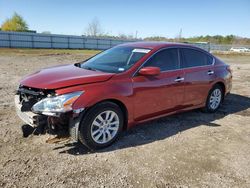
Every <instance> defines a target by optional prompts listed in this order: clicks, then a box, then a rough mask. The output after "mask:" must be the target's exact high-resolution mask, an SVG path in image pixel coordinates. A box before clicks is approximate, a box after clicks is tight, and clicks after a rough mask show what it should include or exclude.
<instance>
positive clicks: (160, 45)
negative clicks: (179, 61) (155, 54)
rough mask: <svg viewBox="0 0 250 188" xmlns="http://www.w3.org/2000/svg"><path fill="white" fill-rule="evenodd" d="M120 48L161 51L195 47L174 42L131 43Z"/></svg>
mask: <svg viewBox="0 0 250 188" xmlns="http://www.w3.org/2000/svg"><path fill="white" fill-rule="evenodd" d="M119 46H127V47H134V48H148V49H156V48H157V49H159V48H164V47H171V46H176V47H178V46H186V47H195V46H193V45H189V44H184V43H174V42H148V41H147V42H144V41H140V42H130V43H124V44H121V45H119Z"/></svg>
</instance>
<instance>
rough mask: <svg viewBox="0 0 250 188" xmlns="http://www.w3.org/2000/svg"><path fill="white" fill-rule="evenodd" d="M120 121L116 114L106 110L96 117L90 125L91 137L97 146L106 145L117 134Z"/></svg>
mask: <svg viewBox="0 0 250 188" xmlns="http://www.w3.org/2000/svg"><path fill="white" fill-rule="evenodd" d="M119 125H120V121H119V117H118V115H117V113H116V112H114V111H111V110H107V111H104V112H102V113H100V114H98V115H97V116H96V118H95V119H94V121H93V122H92V125H91V137H92V139H93V140H94V141H95V142H96V143H98V144H106V143H108V142H109V141H110V140H112V139H113V138H114V137H115V136H116V135H117V133H118V129H119Z"/></svg>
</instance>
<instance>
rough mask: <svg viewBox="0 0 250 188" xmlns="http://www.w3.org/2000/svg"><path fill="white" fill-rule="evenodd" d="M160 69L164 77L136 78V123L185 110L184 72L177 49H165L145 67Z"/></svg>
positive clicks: (136, 76)
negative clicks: (181, 109)
mask: <svg viewBox="0 0 250 188" xmlns="http://www.w3.org/2000/svg"><path fill="white" fill-rule="evenodd" d="M148 66H149V67H151V66H154V67H159V68H160V70H161V73H160V75H157V76H142V75H139V74H137V75H135V76H134V77H133V88H134V117H135V120H137V121H140V120H143V119H147V118H151V117H153V116H157V115H161V114H164V113H168V112H171V111H175V110H177V109H180V108H182V104H183V100H184V82H183V77H184V73H183V71H182V70H180V69H179V68H180V56H179V50H178V49H177V48H171V49H165V50H162V51H160V52H158V53H156V54H155V55H154V56H152V57H151V58H150V59H149V60H148V61H147V62H146V63H145V65H144V66H143V67H148Z"/></svg>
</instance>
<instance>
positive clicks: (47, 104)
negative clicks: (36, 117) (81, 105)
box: [32, 91, 83, 115]
mask: <svg viewBox="0 0 250 188" xmlns="http://www.w3.org/2000/svg"><path fill="white" fill-rule="evenodd" d="M82 93H83V91H78V92H73V93H67V94H64V95H58V96H53V97H47V98H44V99H42V100H40V101H39V102H37V103H36V104H34V105H33V107H32V111H33V112H35V113H42V114H45V115H50V114H53V113H58V112H59V113H60V112H68V111H71V110H72V105H73V103H74V102H75V101H76V100H77V99H78V97H79V96H80V95H81V94H82Z"/></svg>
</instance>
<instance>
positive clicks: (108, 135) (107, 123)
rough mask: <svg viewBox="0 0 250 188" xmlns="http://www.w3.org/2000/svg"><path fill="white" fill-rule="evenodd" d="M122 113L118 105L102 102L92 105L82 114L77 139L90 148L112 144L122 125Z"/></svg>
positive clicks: (99, 147)
mask: <svg viewBox="0 0 250 188" xmlns="http://www.w3.org/2000/svg"><path fill="white" fill-rule="evenodd" d="M123 118H124V117H123V113H122V111H121V109H120V108H119V106H118V105H116V104H114V103H112V102H103V103H100V104H97V105H95V106H94V107H92V108H91V109H90V110H89V111H88V112H87V113H86V114H85V116H84V118H83V121H82V122H81V126H80V135H79V139H80V141H81V143H83V144H84V145H86V146H87V147H88V148H90V149H101V148H104V147H107V146H109V145H110V144H112V143H113V142H114V141H115V140H116V139H117V137H118V136H119V133H120V132H121V130H122V127H123Z"/></svg>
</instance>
